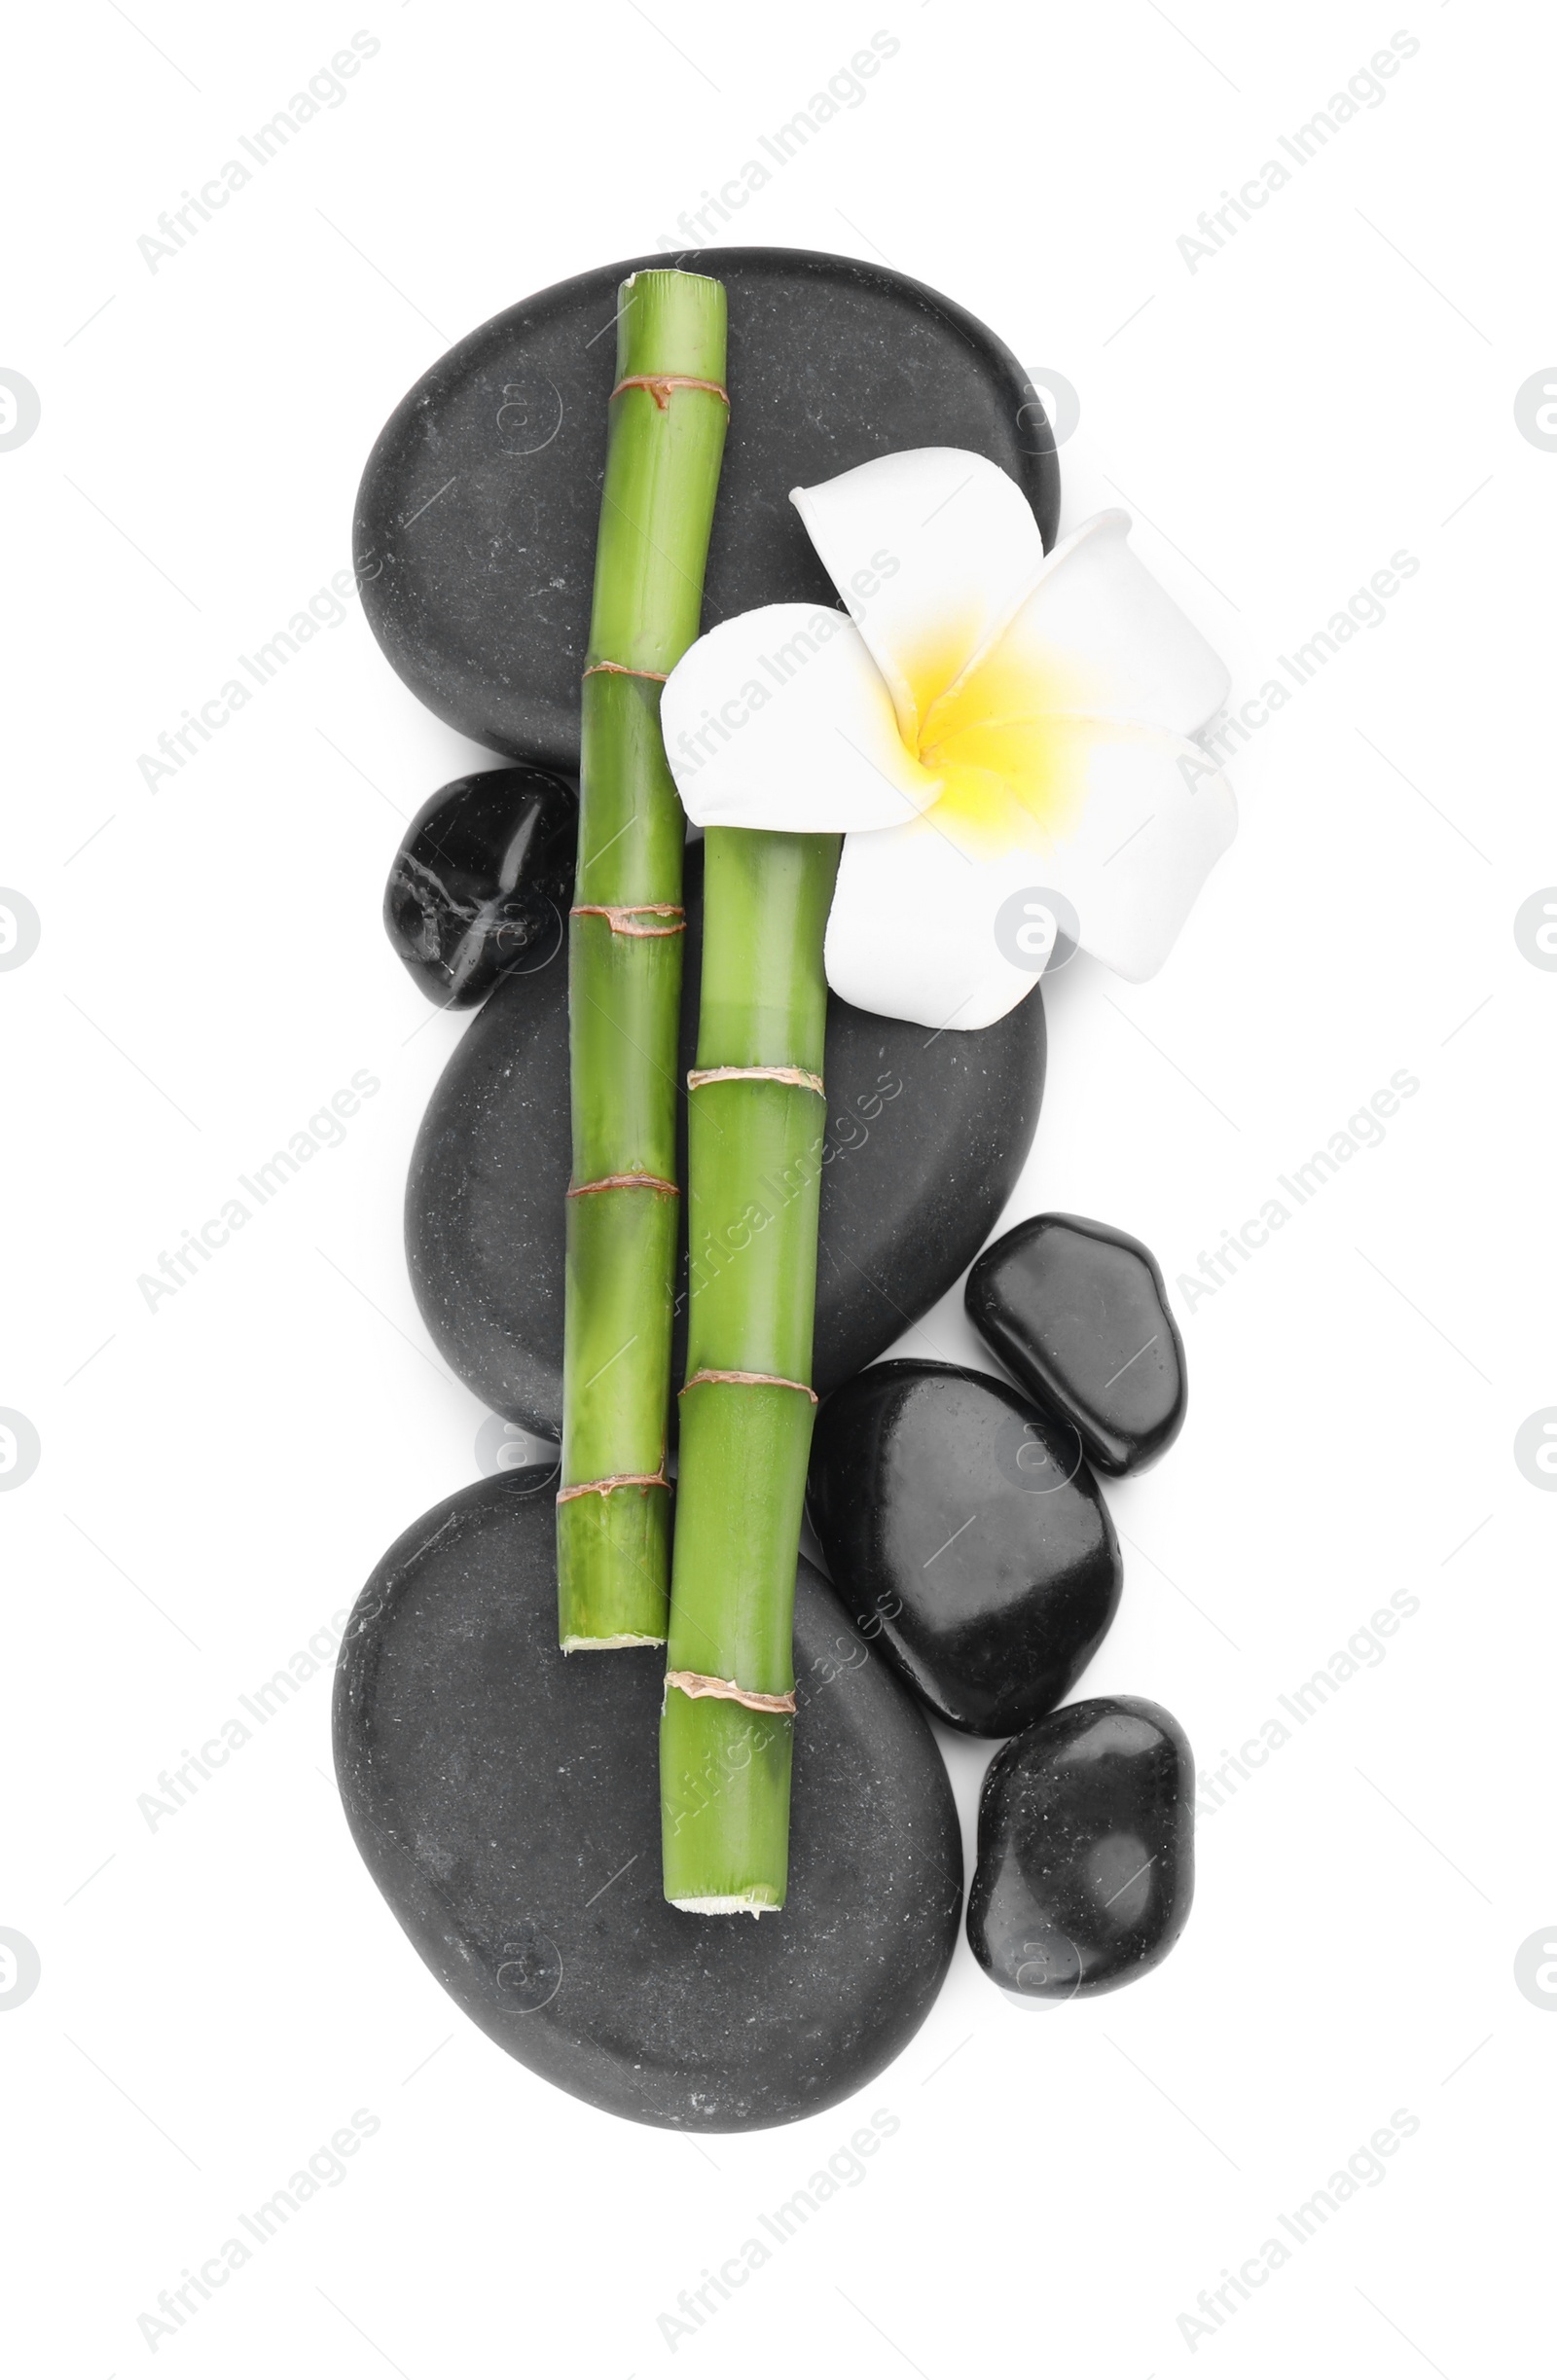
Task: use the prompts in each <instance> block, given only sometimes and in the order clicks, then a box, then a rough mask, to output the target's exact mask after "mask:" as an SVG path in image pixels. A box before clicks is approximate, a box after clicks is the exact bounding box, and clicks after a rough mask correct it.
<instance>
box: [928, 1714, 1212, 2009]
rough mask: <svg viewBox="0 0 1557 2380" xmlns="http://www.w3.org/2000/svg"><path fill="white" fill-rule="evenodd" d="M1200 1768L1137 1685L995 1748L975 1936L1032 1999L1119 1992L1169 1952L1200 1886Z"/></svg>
mask: <svg viewBox="0 0 1557 2380" xmlns="http://www.w3.org/2000/svg"><path fill="white" fill-rule="evenodd" d="M1194 1795H1195V1766H1194V1758H1193V1755H1192V1753H1191V1752H1190V1749H1189V1745H1188V1742H1187V1740H1186V1738H1185V1736H1184V1731H1183V1729H1182V1728H1181V1727H1180V1726H1179V1724H1178V1722H1177V1719H1176V1718H1174V1717H1172V1716H1171V1715H1170V1714H1169V1713H1168V1712H1166V1711H1164V1710H1163V1709H1162V1707H1161V1705H1160V1704H1157V1703H1147V1702H1141V1701H1138V1700H1137V1698H1136V1697H1135V1696H1134V1695H1130V1694H1110V1695H1104V1696H1100V1697H1099V1699H1098V1700H1097V1701H1095V1702H1085V1703H1071V1704H1068V1706H1067V1708H1066V1709H1065V1710H1064V1711H1055V1712H1053V1713H1050V1715H1049V1717H1048V1718H1046V1719H1040V1720H1039V1721H1038V1723H1037V1725H1036V1726H1035V1727H1030V1728H1029V1729H1028V1730H1027V1733H1026V1734H1025V1735H1020V1736H1016V1737H1014V1738H1013V1740H1012V1741H1011V1742H1010V1743H1009V1744H1007V1745H1006V1746H1005V1747H1004V1749H1002V1750H1000V1751H998V1752H996V1756H995V1758H994V1759H993V1760H992V1761H991V1763H990V1770H989V1775H988V1776H987V1777H986V1778H985V1780H984V1791H983V1794H982V1796H981V1798H980V1801H979V1849H978V1867H977V1870H976V1872H975V1874H974V1878H973V1890H972V1892H971V1893H970V1894H969V1896H968V1907H967V1938H968V1940H969V1941H970V1942H971V1943H972V1945H973V1953H974V1956H975V1958H976V1959H977V1960H978V1962H979V1965H981V1966H982V1967H983V1968H984V1970H985V1972H986V1974H988V1975H991V1976H993V1978H994V1980H995V1981H996V1983H997V1984H999V1985H1000V1986H1001V1988H1002V1989H1003V1990H1005V1991H1007V1992H1012V1993H1015V1994H1017V1995H1019V1996H1020V1997H1022V1998H1024V1999H1030V2000H1077V1999H1085V1998H1086V1997H1087V1996H1088V1995H1089V1994H1093V1993H1098V1992H1113V1991H1117V1990H1118V1988H1119V1986H1120V1985H1121V1984H1124V1983H1133V1982H1134V1981H1135V1979H1136V1977H1137V1976H1138V1975H1143V1974H1145V1973H1146V1971H1147V1970H1148V1968H1150V1967H1153V1966H1156V1965H1158V1964H1159V1963H1160V1962H1161V1961H1162V1960H1164V1959H1166V1958H1167V1956H1168V1953H1169V1952H1170V1951H1171V1950H1172V1948H1173V1946H1174V1944H1175V1943H1176V1942H1177V1939H1178V1937H1179V1935H1180V1934H1181V1933H1182V1931H1183V1929H1184V1922H1185V1920H1186V1919H1187V1918H1188V1915H1189V1904H1190V1901H1191V1900H1192V1898H1193V1897H1194V1889H1195V1837H1194V1815H1193V1805H1194Z"/></svg>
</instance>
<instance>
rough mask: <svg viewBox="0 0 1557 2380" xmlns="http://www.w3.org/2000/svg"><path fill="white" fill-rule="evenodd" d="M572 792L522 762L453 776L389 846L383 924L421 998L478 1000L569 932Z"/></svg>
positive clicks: (463, 1003)
mask: <svg viewBox="0 0 1557 2380" xmlns="http://www.w3.org/2000/svg"><path fill="white" fill-rule="evenodd" d="M577 841H578V798H577V796H576V795H575V794H574V792H573V791H572V789H571V787H570V786H568V785H567V784H565V783H564V782H563V780H562V779H561V777H560V776H554V775H552V773H551V771H550V770H548V769H536V768H532V767H530V766H529V765H528V764H527V763H526V764H522V765H521V766H520V767H518V768H514V769H488V770H485V771H484V772H483V773H482V774H481V775H477V776H456V777H455V778H454V780H453V784H449V785H445V786H444V787H443V788H442V789H441V791H439V792H437V793H435V794H434V795H433V797H432V799H431V801H430V802H424V803H423V804H422V806H421V808H420V810H418V811H417V812H416V816H415V818H413V820H412V822H411V825H410V827H409V828H408V829H407V832H406V838H405V841H404V842H403V843H402V844H401V846H400V848H399V850H398V851H397V852H396V853H395V860H394V866H393V867H392V868H391V869H390V871H389V882H388V884H387V886H386V887H385V890H384V896H383V921H384V928H385V931H386V932H387V934H388V936H389V939H390V941H391V942H392V943H393V945H394V947H395V949H396V950H397V951H398V952H399V954H400V956H401V957H402V958H403V959H404V960H405V962H406V965H407V967H408V968H409V969H410V971H411V973H412V975H413V976H414V977H415V979H416V983H417V984H418V985H419V986H420V988H421V990H422V991H423V992H425V993H426V994H427V997H428V999H430V1000H435V1001H436V1002H437V1004H438V1006H439V1007H440V1008H474V1007H475V1006H476V1004H477V1002H478V1001H480V1000H484V999H485V998H486V996H487V994H488V992H490V990H491V988H492V986H493V985H494V984H495V983H496V982H497V981H498V980H499V978H500V977H502V976H504V975H523V974H525V973H527V972H528V971H529V970H530V969H531V968H534V967H539V966H544V965H545V964H546V963H547V961H548V960H549V959H551V958H553V957H555V956H556V955H557V952H558V950H559V948H560V947H561V941H562V938H563V936H564V935H565V933H566V931H567V926H566V919H567V911H568V905H569V903H570V901H571V899H572V885H573V855H574V849H575V847H576V845H577Z"/></svg>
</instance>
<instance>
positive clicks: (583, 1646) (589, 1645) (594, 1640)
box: [561, 1636, 665, 1653]
mask: <svg viewBox="0 0 1557 2380" xmlns="http://www.w3.org/2000/svg"><path fill="white" fill-rule="evenodd" d="M664 1642H665V1639H664V1637H634V1636H619V1637H563V1638H562V1639H561V1647H562V1650H563V1652H564V1653H615V1652H620V1651H621V1650H622V1649H623V1647H624V1646H630V1645H634V1644H663V1643H664Z"/></svg>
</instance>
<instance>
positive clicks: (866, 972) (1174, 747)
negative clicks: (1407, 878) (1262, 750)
mask: <svg viewBox="0 0 1557 2380" xmlns="http://www.w3.org/2000/svg"><path fill="white" fill-rule="evenodd" d="M1057 724H1058V725H1060V726H1062V727H1063V728H1064V730H1065V743H1066V749H1065V751H1064V752H1063V754H1061V755H1060V765H1061V766H1062V767H1063V769H1064V771H1065V774H1066V775H1067V777H1068V779H1069V780H1070V781H1071V783H1072V784H1073V788H1074V801H1073V807H1072V809H1071V810H1070V813H1069V816H1068V823H1067V827H1066V830H1065V832H1064V833H1063V834H1062V835H1059V836H1055V835H1053V834H1051V833H1050V832H1049V831H1047V830H1046V829H1045V828H1044V827H1043V826H1042V825H1040V824H1038V823H1036V822H1034V821H1032V820H1031V819H1030V820H1029V821H1028V827H1029V830H1030V831H1029V834H1028V839H1027V840H1026V841H1024V842H1022V843H1017V844H1014V845H1012V846H1011V847H1008V848H1007V849H1005V850H1004V851H1000V852H997V853H995V854H993V855H990V856H983V857H981V856H978V855H977V853H978V851H979V848H980V846H981V845H984V846H987V844H988V840H989V838H988V837H987V835H985V834H984V832H983V831H982V829H981V828H980V827H979V824H978V822H977V821H976V820H974V819H971V818H970V813H969V811H968V809H967V795H966V792H965V789H963V791H962V792H961V793H959V792H957V791H954V793H953V794H952V795H950V796H949V797H948V798H947V800H946V801H945V803H944V804H942V805H941V806H940V807H939V809H938V810H931V811H927V812H926V813H925V814H924V815H923V817H921V818H918V819H916V820H915V821H914V822H913V823H912V824H911V825H909V826H903V827H894V828H891V829H889V830H888V831H887V832H885V833H881V834H867V835H851V836H849V837H848V838H847V840H846V842H845V844H844V850H843V859H842V863H841V865H840V868H839V872H838V889H837V891H836V893H835V894H834V897H833V907H832V915H831V917H830V918H829V920H828V923H827V981H828V982H829V983H830V984H831V986H832V988H833V990H834V991H835V992H838V993H839V995H840V996H841V997H842V998H844V999H846V1000H851V1001H852V1003H853V1005H854V1006H855V1007H856V1008H865V1009H870V1010H873V1011H874V1012H876V1013H877V1014H879V1015H882V1016H889V1017H906V1018H907V1019H909V1020H910V1021H911V1022H912V1023H914V1024H917V1025H927V1026H930V1027H931V1028H934V1029H936V1030H944V1029H950V1030H952V1031H955V1032H966V1031H969V1030H971V1029H974V1028H978V1027H981V1026H985V1025H993V1024H994V1023H995V1022H996V1019H997V1018H999V1017H1003V1016H1005V1015H1006V1014H1007V1012H1008V1011H1009V1010H1010V1009H1012V1008H1014V1007H1015V1006H1016V1004H1017V1002H1018V1000H1020V999H1021V998H1022V997H1023V996H1024V994H1025V993H1026V992H1030V991H1031V990H1032V985H1033V983H1034V981H1035V980H1036V977H1037V975H1038V974H1039V973H1041V971H1042V969H1043V967H1044V965H1045V964H1046V962H1047V960H1048V958H1049V956H1052V951H1053V944H1054V939H1055V934H1056V931H1059V932H1062V933H1064V934H1066V935H1067V936H1068V937H1069V938H1070V939H1071V940H1072V941H1075V942H1079V944H1080V945H1081V947H1082V949H1083V950H1086V951H1089V952H1091V953H1092V955H1093V956H1095V957H1098V958H1101V959H1102V960H1103V961H1104V964H1105V965H1107V966H1109V967H1111V968H1112V969H1113V970H1114V972H1115V973H1116V974H1119V975H1123V976H1125V977H1127V978H1128V979H1129V980H1130V981H1131V982H1134V983H1140V982H1142V981H1144V979H1145V978H1146V977H1147V976H1149V975H1154V974H1155V973H1156V972H1157V969H1158V968H1159V967H1160V966H1161V965H1162V963H1163V961H1164V959H1165V958H1166V957H1167V956H1168V954H1169V952H1170V950H1171V949H1172V948H1173V945H1174V942H1175V940H1176V939H1177V935H1178V932H1179V929H1180V927H1181V926H1182V925H1183V922H1184V920H1185V918H1186V917H1187V916H1188V914H1189V911H1190V909H1191V907H1192V906H1193V904H1194V901H1195V898H1196V895H1197V894H1198V893H1199V891H1200V888H1201V886H1202V884H1203V883H1205V881H1206V878H1207V877H1208V876H1209V875H1210V873H1211V871H1212V868H1213V866H1214V865H1215V862H1216V861H1217V859H1218V858H1219V857H1220V855H1221V853H1222V852H1223V851H1224V850H1225V849H1226V848H1227V846H1228V845H1229V843H1231V841H1232V839H1233V836H1234V834H1235V833H1236V831H1237V825H1238V813H1237V809H1236V806H1235V804H1234V801H1233V794H1232V788H1231V787H1230V786H1229V784H1228V783H1227V781H1226V779H1225V777H1223V776H1222V775H1221V774H1220V773H1219V771H1218V770H1217V769H1216V768H1215V767H1214V765H1213V763H1212V762H1211V761H1210V760H1208V758H1207V756H1206V754H1205V752H1204V751H1203V750H1202V749H1201V747H1200V746H1199V745H1198V744H1193V743H1188V742H1185V741H1183V740H1182V739H1180V738H1178V737H1177V736H1166V735H1162V734H1160V733H1159V732H1157V731H1156V730H1154V729H1149V728H1137V727H1130V726H1122V725H1120V724H1119V723H1118V722H1117V721H1113V720H1102V719H1100V720H1082V719H1075V720H1066V721H1064V722H1059V723H1057ZM1014 810H1015V805H1013V811H1014ZM1002 814H1003V815H1004V816H1005V817H1006V820H1007V823H1008V824H1009V822H1010V817H1011V814H1012V813H1011V812H1006V813H1002ZM970 825H971V826H972V828H973V830H974V831H972V832H971V833H970V831H969V830H970Z"/></svg>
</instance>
